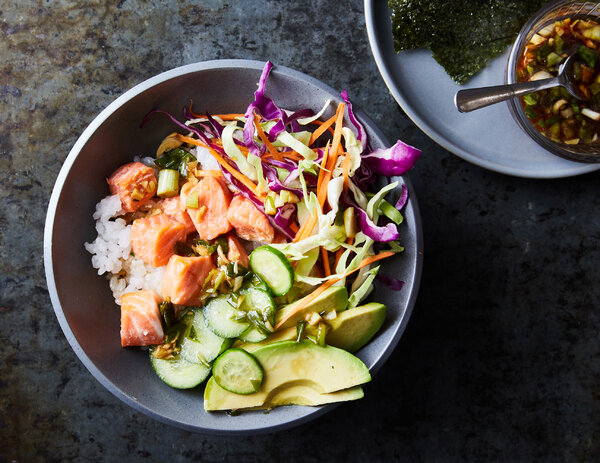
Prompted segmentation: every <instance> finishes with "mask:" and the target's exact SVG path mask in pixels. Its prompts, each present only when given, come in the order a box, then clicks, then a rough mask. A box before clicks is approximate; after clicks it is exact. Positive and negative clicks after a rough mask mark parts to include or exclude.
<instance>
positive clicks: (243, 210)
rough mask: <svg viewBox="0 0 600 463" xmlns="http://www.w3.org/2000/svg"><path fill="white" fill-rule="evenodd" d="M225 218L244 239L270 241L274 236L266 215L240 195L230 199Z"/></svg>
mask: <svg viewBox="0 0 600 463" xmlns="http://www.w3.org/2000/svg"><path fill="white" fill-rule="evenodd" d="M227 220H229V223H231V225H233V228H235V232H236V233H237V235H238V236H239V237H240V238H243V239H245V240H248V241H260V242H263V243H270V242H272V241H273V237H274V236H275V230H274V229H273V227H272V226H271V224H270V223H269V219H267V216H266V215H265V214H263V213H262V212H260V211H259V210H258V209H257V208H256V206H255V205H254V204H252V201H250V200H249V199H247V198H245V197H244V196H242V195H236V196H234V197H233V199H232V200H231V204H229V209H228V210H227Z"/></svg>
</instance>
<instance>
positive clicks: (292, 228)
mask: <svg viewBox="0 0 600 463" xmlns="http://www.w3.org/2000/svg"><path fill="white" fill-rule="evenodd" d="M289 227H290V230H292V231H293V232H294V233H298V225H296V222H292V223H290V225H289Z"/></svg>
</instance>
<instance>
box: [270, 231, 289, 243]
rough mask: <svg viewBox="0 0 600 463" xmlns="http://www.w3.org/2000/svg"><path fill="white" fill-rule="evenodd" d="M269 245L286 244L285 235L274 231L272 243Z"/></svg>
mask: <svg viewBox="0 0 600 463" xmlns="http://www.w3.org/2000/svg"><path fill="white" fill-rule="evenodd" d="M271 243H275V244H280V243H287V240H286V239H285V235H284V234H283V233H281V232H278V231H276V232H275V236H274V237H273V241H271Z"/></svg>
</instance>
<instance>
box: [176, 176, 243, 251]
mask: <svg viewBox="0 0 600 463" xmlns="http://www.w3.org/2000/svg"><path fill="white" fill-rule="evenodd" d="M196 197H197V198H198V207H197V208H196V207H189V205H190V203H193V202H195V199H196ZM188 198H190V199H189V200H188ZM181 202H182V204H184V205H185V206H186V208H187V212H188V214H189V215H190V217H191V219H192V222H193V223H194V225H195V227H196V230H197V231H198V234H199V235H200V239H203V240H207V241H208V240H212V239H214V238H216V237H217V236H219V235H222V234H223V233H227V232H228V231H229V230H231V224H230V223H229V221H228V220H227V209H228V208H229V203H230V202H231V192H230V191H229V190H228V189H227V186H226V185H225V184H224V183H223V182H222V181H221V180H219V178H217V177H215V176H214V175H208V176H206V177H204V178H203V179H202V180H200V181H199V182H198V183H197V184H196V185H194V186H192V187H191V188H185V189H182V193H181Z"/></svg>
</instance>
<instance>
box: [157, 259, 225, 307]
mask: <svg viewBox="0 0 600 463" xmlns="http://www.w3.org/2000/svg"><path fill="white" fill-rule="evenodd" d="M213 268H215V264H214V263H213V260H212V258H211V257H209V256H203V257H183V256H178V255H174V256H171V258H170V259H169V263H168V264H167V268H166V269H165V274H164V276H163V280H162V285H161V288H160V290H161V293H162V296H163V298H165V299H168V300H170V301H171V302H172V303H173V304H181V305H197V304H198V303H199V296H200V293H201V292H202V285H203V283H204V280H205V279H206V277H207V276H208V274H209V272H210V271H211V270H212V269H213Z"/></svg>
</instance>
